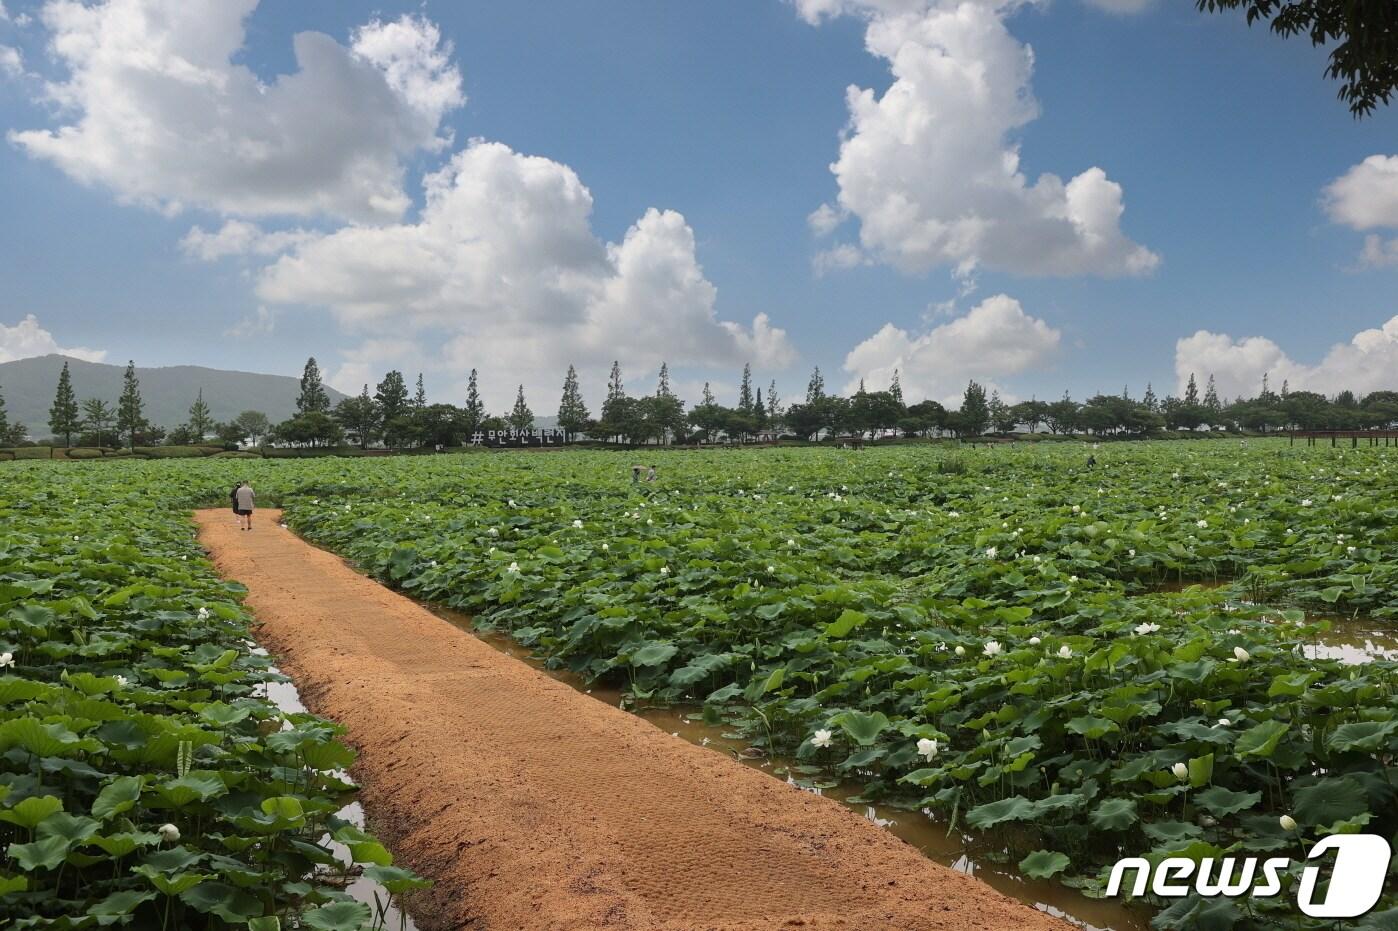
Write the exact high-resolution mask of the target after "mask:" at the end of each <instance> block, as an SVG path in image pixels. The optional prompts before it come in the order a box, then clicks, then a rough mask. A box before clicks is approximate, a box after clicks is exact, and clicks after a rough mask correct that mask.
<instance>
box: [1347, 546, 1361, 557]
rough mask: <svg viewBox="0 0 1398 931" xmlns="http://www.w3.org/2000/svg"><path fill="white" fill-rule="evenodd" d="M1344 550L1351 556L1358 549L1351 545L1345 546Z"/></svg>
mask: <svg viewBox="0 0 1398 931" xmlns="http://www.w3.org/2000/svg"><path fill="white" fill-rule="evenodd" d="M1345 552H1346V553H1348V554H1349V555H1350V556H1353V555H1354V554H1355V553H1356V552H1358V550H1356V549H1355V548H1354V547H1352V546H1347V547H1345Z"/></svg>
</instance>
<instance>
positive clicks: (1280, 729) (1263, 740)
mask: <svg viewBox="0 0 1398 931" xmlns="http://www.w3.org/2000/svg"><path fill="white" fill-rule="evenodd" d="M1289 730H1291V725H1290V724H1288V723H1287V722H1285V721H1276V720H1273V721H1263V722H1262V723H1261V724H1258V725H1256V726H1255V727H1250V728H1248V729H1247V730H1245V731H1243V733H1242V734H1240V735H1239V736H1238V742H1237V743H1235V744H1234V745H1233V752H1234V753H1236V754H1238V756H1260V757H1270V756H1271V755H1272V754H1273V753H1275V752H1276V749H1277V743H1278V742H1279V741H1280V740H1281V739H1282V737H1283V736H1284V735H1285V734H1286V732H1287V731H1289Z"/></svg>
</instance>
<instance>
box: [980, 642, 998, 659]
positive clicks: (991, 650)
mask: <svg viewBox="0 0 1398 931" xmlns="http://www.w3.org/2000/svg"><path fill="white" fill-rule="evenodd" d="M981 652H982V653H984V654H985V655H986V656H998V655H999V654H1000V641H999V640H987V641H986V642H985V646H984V647H982V648H981Z"/></svg>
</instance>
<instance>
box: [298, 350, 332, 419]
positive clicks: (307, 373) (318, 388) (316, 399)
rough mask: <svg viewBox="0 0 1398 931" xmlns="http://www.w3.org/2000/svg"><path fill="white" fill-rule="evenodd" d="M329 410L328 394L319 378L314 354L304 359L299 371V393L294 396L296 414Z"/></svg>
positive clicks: (322, 412) (321, 412) (318, 368)
mask: <svg viewBox="0 0 1398 931" xmlns="http://www.w3.org/2000/svg"><path fill="white" fill-rule="evenodd" d="M328 410H330V395H328V394H326V393H325V385H324V383H323V382H322V381H321V378H320V366H319V365H317V364H316V359H315V356H311V357H310V358H309V359H307V360H306V367H305V368H304V369H302V371H301V394H300V395H299V396H298V397H297V398H296V412H297V413H298V414H315V413H320V414H324V413H325V412H326V411H328Z"/></svg>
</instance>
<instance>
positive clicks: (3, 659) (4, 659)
mask: <svg viewBox="0 0 1398 931" xmlns="http://www.w3.org/2000/svg"><path fill="white" fill-rule="evenodd" d="M14 664H15V655H14V654H13V653H0V669H4V668H5V667H6V666H10V667H13V666H14Z"/></svg>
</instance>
